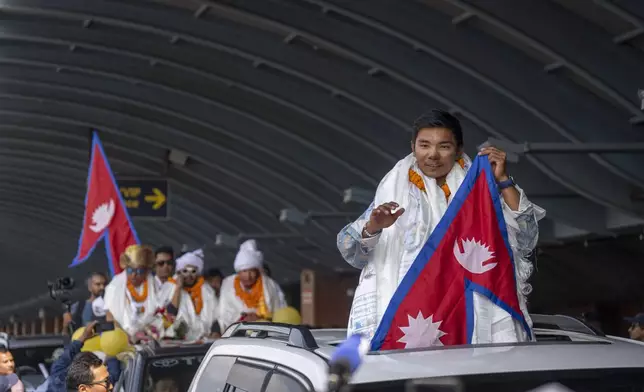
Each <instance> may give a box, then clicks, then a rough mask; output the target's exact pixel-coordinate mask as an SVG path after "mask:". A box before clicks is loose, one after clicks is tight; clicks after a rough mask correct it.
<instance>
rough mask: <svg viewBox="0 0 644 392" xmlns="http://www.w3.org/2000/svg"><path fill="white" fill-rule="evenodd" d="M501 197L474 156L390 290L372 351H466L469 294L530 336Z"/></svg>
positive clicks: (470, 326) (481, 159)
mask: <svg viewBox="0 0 644 392" xmlns="http://www.w3.org/2000/svg"><path fill="white" fill-rule="evenodd" d="M500 197H501V196H500V194H499V190H498V187H497V185H496V181H495V179H494V174H493V172H492V168H491V165H490V162H489V161H488V158H487V157H486V156H477V157H476V159H474V161H473V162H472V166H471V168H470V170H469V171H468V172H467V174H466V176H465V179H464V180H463V183H462V185H461V186H460V188H459V189H458V191H457V193H456V195H455V196H454V199H453V200H452V202H451V203H450V205H449V207H448V208H447V211H446V213H445V215H444V216H443V217H442V219H441V221H440V222H439V224H438V225H437V226H436V228H435V229H434V231H433V232H432V233H431V235H430V236H429V239H428V240H427V243H426V244H425V245H424V246H423V248H422V249H421V251H420V253H419V254H418V256H417V257H416V259H415V260H414V262H413V264H412V265H411V267H410V268H409V270H408V272H407V274H406V275H405V277H404V278H403V280H402V281H401V283H400V285H399V286H398V288H397V289H396V292H395V293H394V295H393V297H392V299H391V301H390V302H389V305H388V307H387V310H386V311H385V314H384V316H383V318H382V321H381V322H380V325H379V326H378V329H377V330H376V333H375V335H374V337H373V339H372V343H371V349H372V350H392V349H403V348H413V347H429V346H435V345H445V346H447V345H459V344H471V342H472V336H473V333H474V305H473V302H474V293H478V294H480V295H482V296H483V297H486V298H487V299H489V300H490V301H491V302H492V303H493V304H495V305H497V306H499V307H501V308H502V309H504V310H505V311H507V312H508V313H509V314H510V315H511V316H512V317H513V318H514V319H515V320H518V321H519V322H520V324H521V325H522V326H523V328H524V329H525V330H526V332H527V334H528V336H531V330H530V327H529V325H528V323H527V321H526V319H525V317H524V315H523V313H522V311H521V309H520V307H519V298H518V294H517V282H516V275H515V266H514V259H513V256H512V251H511V248H510V244H509V241H508V233H507V227H506V224H505V219H504V218H503V212H502V207H501V199H500Z"/></svg>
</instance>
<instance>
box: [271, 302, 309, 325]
mask: <svg viewBox="0 0 644 392" xmlns="http://www.w3.org/2000/svg"><path fill="white" fill-rule="evenodd" d="M273 322H274V323H282V324H292V325H299V324H301V323H302V316H300V312H298V311H297V309H295V308H294V307H292V306H288V307H286V308H281V309H277V310H276V311H275V312H274V313H273Z"/></svg>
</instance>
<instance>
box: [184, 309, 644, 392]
mask: <svg viewBox="0 0 644 392" xmlns="http://www.w3.org/2000/svg"><path fill="white" fill-rule="evenodd" d="M547 317H551V318H552V317H553V316H547ZM555 317H565V316H555ZM571 320H572V321H571ZM561 321H562V320H558V321H557V320H554V319H549V320H544V318H543V316H542V317H541V319H540V323H536V322H535V325H536V326H538V324H541V323H543V324H548V325H552V326H554V328H551V329H542V328H535V336H536V338H537V342H530V343H518V344H495V345H476V346H474V345H471V346H456V347H436V348H428V349H414V350H396V351H385V352H372V353H369V354H368V355H366V356H365V358H364V360H363V363H362V365H361V366H360V368H359V369H358V371H357V372H356V374H354V375H353V377H352V380H351V385H350V387H351V390H352V391H373V392H375V391H384V392H389V391H391V392H393V391H396V392H398V391H400V392H403V391H435V390H440V391H465V392H469V391H477V392H478V391H494V392H499V391H513V392H522V391H528V390H531V389H534V388H537V387H540V386H543V385H545V384H550V383H553V382H555V383H560V384H562V385H564V386H566V387H568V388H570V389H571V390H573V391H579V392H581V391H584V392H585V391H593V392H594V391H620V392H621V391H629V392H631V391H638V392H644V345H643V344H641V343H638V342H634V341H630V340H627V339H622V338H617V337H608V336H600V335H598V334H597V333H595V332H594V331H593V330H589V329H587V327H585V326H584V325H583V324H582V323H581V322H579V321H576V320H575V319H570V320H567V322H568V324H570V325H572V326H573V328H572V329H579V330H582V331H588V332H587V333H583V332H574V331H571V330H570V328H569V329H568V330H564V329H562V328H561V327H560V326H561V324H562V323H561ZM563 321H566V320H563ZM564 324H565V323H564ZM575 326H577V327H578V328H575ZM345 337H346V331H345V330H309V329H307V328H306V327H299V326H288V325H283V324H269V323H247V324H244V323H242V324H236V325H233V326H231V327H230V328H229V329H228V330H227V331H226V333H225V334H224V336H223V338H222V339H219V340H217V341H216V342H215V343H213V345H212V347H211V348H210V350H209V351H208V353H207V354H206V357H205V358H204V360H203V362H202V364H201V366H200V367H199V370H198V371H197V373H196V375H195V377H194V379H193V381H192V384H191V385H190V389H189V392H308V391H327V372H328V369H329V365H328V362H329V359H330V357H331V354H332V352H333V350H334V349H335V347H334V346H335V345H336V344H337V343H339V342H340V341H342V340H344V338H345ZM439 387H440V389H436V388H439Z"/></svg>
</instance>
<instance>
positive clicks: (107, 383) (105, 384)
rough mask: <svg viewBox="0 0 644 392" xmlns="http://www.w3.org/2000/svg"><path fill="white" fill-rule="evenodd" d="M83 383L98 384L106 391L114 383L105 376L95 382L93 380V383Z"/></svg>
mask: <svg viewBox="0 0 644 392" xmlns="http://www.w3.org/2000/svg"><path fill="white" fill-rule="evenodd" d="M85 385H87V386H89V387H91V386H94V385H99V386H101V387H103V388H105V389H106V390H108V391H109V390H110V389H112V387H113V386H114V384H112V381H111V380H110V379H109V378H106V379H105V380H103V381H97V382H93V383H90V384H85Z"/></svg>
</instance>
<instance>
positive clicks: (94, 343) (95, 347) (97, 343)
mask: <svg viewBox="0 0 644 392" xmlns="http://www.w3.org/2000/svg"><path fill="white" fill-rule="evenodd" d="M81 351H83V352H86V351H101V339H100V338H99V337H98V336H94V337H93V338H90V339H87V340H86V341H85V344H83V348H81Z"/></svg>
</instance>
